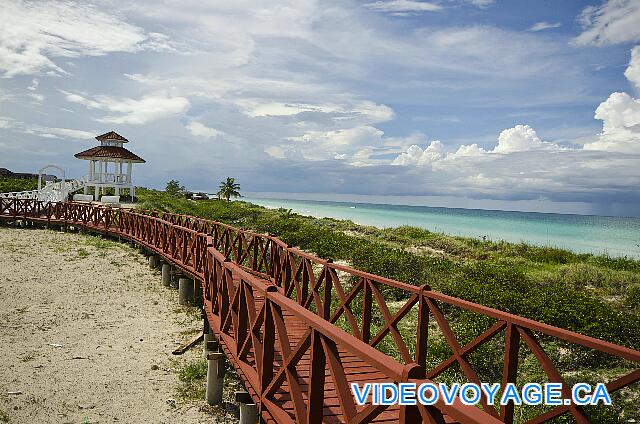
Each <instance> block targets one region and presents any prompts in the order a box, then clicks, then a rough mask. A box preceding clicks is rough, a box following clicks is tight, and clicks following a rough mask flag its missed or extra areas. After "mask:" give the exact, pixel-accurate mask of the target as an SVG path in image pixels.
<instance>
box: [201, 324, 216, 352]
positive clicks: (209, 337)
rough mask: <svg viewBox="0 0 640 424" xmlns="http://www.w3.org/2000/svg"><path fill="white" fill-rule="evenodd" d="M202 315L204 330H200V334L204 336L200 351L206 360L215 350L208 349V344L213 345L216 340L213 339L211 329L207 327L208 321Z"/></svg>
mask: <svg viewBox="0 0 640 424" xmlns="http://www.w3.org/2000/svg"><path fill="white" fill-rule="evenodd" d="M203 315H204V328H203V329H202V334H204V341H203V349H202V350H203V353H204V357H205V358H206V357H207V355H208V354H209V352H211V351H213V350H217V349H209V343H213V342H215V341H216V340H215V339H214V338H213V331H211V327H210V326H209V321H208V320H207V316H206V315H205V314H204V313H203Z"/></svg>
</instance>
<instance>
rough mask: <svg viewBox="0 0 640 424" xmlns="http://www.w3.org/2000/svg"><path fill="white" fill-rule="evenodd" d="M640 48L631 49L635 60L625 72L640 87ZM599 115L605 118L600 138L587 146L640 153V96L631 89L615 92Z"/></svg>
mask: <svg viewBox="0 0 640 424" xmlns="http://www.w3.org/2000/svg"><path fill="white" fill-rule="evenodd" d="M639 62H640V49H639V48H638V46H636V47H634V48H633V49H632V50H631V60H630V62H629V67H628V68H627V69H626V71H625V73H624V75H625V76H626V77H627V79H629V81H630V82H631V83H633V84H634V85H635V87H636V89H639V90H640V86H639V84H638V83H639V82H640V75H639V74H640V63H639ZM594 118H595V119H600V120H602V132H601V133H600V134H599V135H598V138H597V140H595V141H593V142H590V143H587V144H585V145H584V148H585V149H586V150H601V151H609V152H622V153H629V154H638V153H639V152H640V99H635V98H633V97H632V96H630V95H629V94H627V93H621V92H615V93H611V95H610V96H609V98H607V100H605V101H604V102H602V103H600V105H599V106H598V108H597V109H596V112H595V115H594Z"/></svg>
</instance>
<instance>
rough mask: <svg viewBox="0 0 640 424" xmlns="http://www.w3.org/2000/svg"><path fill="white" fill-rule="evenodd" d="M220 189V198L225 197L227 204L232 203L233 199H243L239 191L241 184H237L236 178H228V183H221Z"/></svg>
mask: <svg viewBox="0 0 640 424" xmlns="http://www.w3.org/2000/svg"><path fill="white" fill-rule="evenodd" d="M219 188H220V190H219V191H218V197H224V198H225V199H227V202H230V201H231V198H232V197H242V196H241V195H240V191H239V190H240V184H238V183H236V179H235V178H231V177H227V180H226V181H222V182H221V183H220V187H219Z"/></svg>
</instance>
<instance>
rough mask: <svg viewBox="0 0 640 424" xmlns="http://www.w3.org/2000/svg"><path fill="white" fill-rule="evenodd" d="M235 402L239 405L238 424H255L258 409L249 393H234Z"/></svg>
mask: <svg viewBox="0 0 640 424" xmlns="http://www.w3.org/2000/svg"><path fill="white" fill-rule="evenodd" d="M236 402H238V403H239V404H240V424H257V422H258V408H257V407H256V404H255V403H253V399H251V396H249V392H245V391H241V392H236Z"/></svg>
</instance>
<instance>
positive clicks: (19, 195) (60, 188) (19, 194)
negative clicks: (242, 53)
mask: <svg viewBox="0 0 640 424" xmlns="http://www.w3.org/2000/svg"><path fill="white" fill-rule="evenodd" d="M86 181H87V177H86V176H84V177H82V178H81V179H79V180H70V181H59V182H56V183H53V182H48V183H47V184H46V185H45V186H44V187H43V188H42V189H40V190H28V191H14V192H11V193H0V198H5V199H14V198H15V199H36V200H40V201H43V202H64V201H65V200H67V197H68V196H69V194H70V193H73V192H74V191H78V190H80V189H81V188H83V187H84V186H85V184H86Z"/></svg>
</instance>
